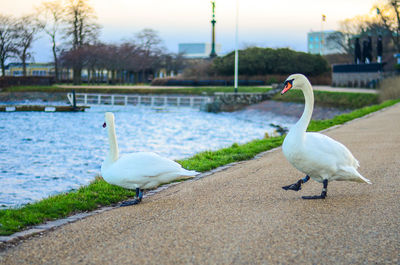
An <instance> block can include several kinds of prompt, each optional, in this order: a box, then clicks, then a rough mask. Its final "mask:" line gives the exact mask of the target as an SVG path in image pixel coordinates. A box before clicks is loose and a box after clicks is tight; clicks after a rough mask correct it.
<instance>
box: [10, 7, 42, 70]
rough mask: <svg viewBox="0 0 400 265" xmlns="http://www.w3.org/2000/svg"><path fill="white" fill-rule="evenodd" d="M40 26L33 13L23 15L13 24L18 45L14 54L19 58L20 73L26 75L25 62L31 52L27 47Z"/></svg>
mask: <svg viewBox="0 0 400 265" xmlns="http://www.w3.org/2000/svg"><path fill="white" fill-rule="evenodd" d="M41 28H42V25H39V24H38V23H37V20H36V19H35V17H34V16H33V15H26V16H23V17H21V18H19V19H17V22H16V24H15V29H14V38H15V40H16V42H17V43H18V45H16V49H15V54H16V55H17V56H18V58H19V59H20V60H21V63H22V73H23V75H24V76H26V62H27V60H29V59H31V58H32V53H31V52H29V49H30V48H31V46H32V43H33V41H34V40H35V38H36V37H37V33H38V32H39V31H40V29H41Z"/></svg>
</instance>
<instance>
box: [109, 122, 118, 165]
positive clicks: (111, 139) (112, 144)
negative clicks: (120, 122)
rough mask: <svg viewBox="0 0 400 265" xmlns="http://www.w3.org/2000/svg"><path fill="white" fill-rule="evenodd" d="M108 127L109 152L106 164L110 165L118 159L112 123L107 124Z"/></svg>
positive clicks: (115, 136)
mask: <svg viewBox="0 0 400 265" xmlns="http://www.w3.org/2000/svg"><path fill="white" fill-rule="evenodd" d="M107 127H108V141H109V143H110V152H109V153H108V157H107V160H108V161H107V162H108V163H109V164H112V163H113V162H115V161H116V160H117V159H118V155H119V152H118V143H117V135H116V134H115V125H114V122H110V124H107Z"/></svg>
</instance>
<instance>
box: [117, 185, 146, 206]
mask: <svg viewBox="0 0 400 265" xmlns="http://www.w3.org/2000/svg"><path fill="white" fill-rule="evenodd" d="M135 197H136V198H135V199H134V200H129V201H125V202H123V203H121V205H120V207H124V206H130V205H135V204H138V203H140V202H141V201H142V198H143V190H141V189H140V188H136V196H135Z"/></svg>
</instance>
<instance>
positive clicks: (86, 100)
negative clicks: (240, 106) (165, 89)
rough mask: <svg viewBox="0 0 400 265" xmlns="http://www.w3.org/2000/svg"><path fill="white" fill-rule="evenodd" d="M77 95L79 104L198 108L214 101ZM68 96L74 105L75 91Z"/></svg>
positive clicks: (206, 99) (174, 97) (150, 96)
mask: <svg viewBox="0 0 400 265" xmlns="http://www.w3.org/2000/svg"><path fill="white" fill-rule="evenodd" d="M75 95H76V104H77V105H124V106H129V105H130V106H150V107H166V106H175V107H192V108H197V107H201V106H202V105H205V104H207V103H210V102H211V101H212V98H211V97H208V96H178V95H175V96H174V95H122V94H115V95H113V94H92V93H90V94H89V93H76V94H75ZM67 97H68V100H69V101H70V103H71V105H73V104H74V99H73V93H68V94H67Z"/></svg>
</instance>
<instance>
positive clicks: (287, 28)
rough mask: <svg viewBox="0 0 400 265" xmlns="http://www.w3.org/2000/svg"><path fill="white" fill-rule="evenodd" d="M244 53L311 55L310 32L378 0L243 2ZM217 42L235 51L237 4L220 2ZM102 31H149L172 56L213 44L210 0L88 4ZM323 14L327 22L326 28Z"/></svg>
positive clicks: (44, 53)
mask: <svg viewBox="0 0 400 265" xmlns="http://www.w3.org/2000/svg"><path fill="white" fill-rule="evenodd" d="M238 1H239V24H238V25H239V35H238V39H239V48H245V47H247V46H254V45H256V46H260V47H271V48H281V47H288V48H291V49H294V50H297V51H307V33H308V32H310V31H320V30H321V28H323V30H336V29H338V27H339V24H338V23H339V22H340V21H341V20H344V19H346V18H352V17H354V16H356V15H363V14H367V13H369V12H371V9H372V7H373V5H374V3H376V0H284V1H282V0H280V1H279V0H238ZM41 2H43V0H0V14H7V15H14V16H16V17H18V16H21V15H24V14H29V13H32V12H33V10H34V7H35V6H39V5H40V3H41ZM215 3H216V8H215V12H216V21H217V22H216V42H217V43H219V44H221V46H222V53H227V52H230V51H232V50H234V48H235V25H236V24H235V22H236V1H235V0H216V1H215ZM89 4H90V5H91V6H92V7H93V8H94V10H95V12H96V15H97V17H98V20H97V22H98V23H99V24H100V25H101V26H102V30H101V35H100V40H102V41H104V42H106V43H119V42H121V41H122V40H129V39H132V38H133V37H134V34H135V33H137V32H139V31H141V30H142V29H144V28H151V29H154V30H156V31H157V32H158V34H159V36H160V37H161V39H162V40H163V44H164V47H166V49H167V50H168V51H169V52H178V44H179V43H199V42H201V43H204V42H208V43H209V42H211V23H210V21H211V1H210V0H168V1H166V0H141V1H139V0H89ZM322 14H325V15H326V22H325V23H323V25H322V23H321V16H322ZM33 51H34V58H35V61H36V62H46V61H51V45H50V41H49V40H48V39H47V38H46V36H43V37H41V38H39V39H38V40H36V41H35V43H34V47H33Z"/></svg>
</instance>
